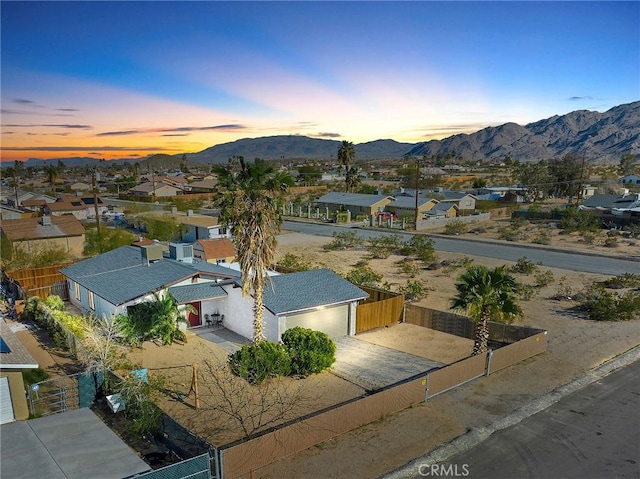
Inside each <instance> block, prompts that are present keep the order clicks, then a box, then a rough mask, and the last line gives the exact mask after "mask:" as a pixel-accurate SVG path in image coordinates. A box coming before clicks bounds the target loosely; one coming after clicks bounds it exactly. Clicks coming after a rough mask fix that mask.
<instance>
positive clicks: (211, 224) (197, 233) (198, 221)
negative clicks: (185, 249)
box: [178, 215, 229, 243]
mask: <svg viewBox="0 0 640 479" xmlns="http://www.w3.org/2000/svg"><path fill="white" fill-rule="evenodd" d="M178 221H179V222H180V224H181V225H183V226H184V227H185V230H186V231H185V232H184V233H183V234H182V238H181V240H182V241H184V242H186V243H193V242H194V241H197V240H200V239H214V238H226V237H228V236H229V234H228V228H226V227H225V226H222V225H219V224H218V218H216V217H214V216H206V215H187V216H186V217H184V216H183V217H180V218H178Z"/></svg>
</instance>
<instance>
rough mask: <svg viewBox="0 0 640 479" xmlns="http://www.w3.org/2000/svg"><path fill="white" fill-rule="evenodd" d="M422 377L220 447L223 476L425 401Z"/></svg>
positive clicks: (243, 471)
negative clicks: (248, 438)
mask: <svg viewBox="0 0 640 479" xmlns="http://www.w3.org/2000/svg"><path fill="white" fill-rule="evenodd" d="M424 384H425V377H424V376H421V377H417V378H412V379H410V380H408V381H406V382H404V383H401V384H398V385H396V386H394V387H391V388H389V389H385V390H383V391H381V392H378V393H376V394H372V395H371V396H365V397H362V398H360V399H356V400H353V401H349V402H347V403H345V404H342V405H340V406H338V407H336V408H333V409H330V410H329V411H325V412H321V413H319V414H315V415H313V416H311V417H307V418H306V419H304V420H302V421H298V422H295V423H293V424H290V425H288V426H284V427H281V428H278V429H276V430H274V431H271V432H268V433H266V434H263V435H261V436H259V437H256V438H254V439H250V440H248V441H246V442H241V443H239V444H233V445H230V446H227V447H222V448H220V453H221V456H222V467H223V471H224V475H223V477H224V478H225V479H233V478H235V477H239V476H242V475H245V474H251V471H254V470H255V469H257V468H259V467H262V466H265V465H267V464H270V463H271V462H274V461H276V460H278V459H280V458H282V457H285V456H289V455H291V454H295V453H296V452H299V451H302V450H304V449H307V448H309V447H311V446H313V445H315V444H318V443H320V442H322V441H326V440H328V439H331V438H332V437H335V436H337V435H339V434H343V433H345V432H348V431H351V430H353V429H355V428H357V427H360V426H363V425H365V424H369V423H371V422H373V421H376V420H378V419H379V418H381V417H384V416H385V415H387V414H391V413H394V412H397V411H400V410H402V409H405V408H407V407H410V406H412V405H414V404H418V403H420V402H422V401H424Z"/></svg>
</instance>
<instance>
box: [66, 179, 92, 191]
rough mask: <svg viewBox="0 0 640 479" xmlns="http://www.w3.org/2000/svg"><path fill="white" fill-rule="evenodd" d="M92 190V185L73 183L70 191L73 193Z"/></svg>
mask: <svg viewBox="0 0 640 479" xmlns="http://www.w3.org/2000/svg"><path fill="white" fill-rule="evenodd" d="M91 188H92V187H91V185H89V184H87V183H82V182H81V181H79V182H77V183H73V184H72V185H71V186H69V189H70V190H71V191H91Z"/></svg>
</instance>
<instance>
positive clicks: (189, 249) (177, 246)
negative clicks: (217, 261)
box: [169, 243, 193, 263]
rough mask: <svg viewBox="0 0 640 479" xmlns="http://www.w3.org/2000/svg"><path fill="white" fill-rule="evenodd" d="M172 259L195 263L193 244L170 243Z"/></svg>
mask: <svg viewBox="0 0 640 479" xmlns="http://www.w3.org/2000/svg"><path fill="white" fill-rule="evenodd" d="M169 256H170V257H171V259H174V260H176V261H180V262H181V263H193V246H192V245H190V244H184V243H171V244H170V245H169Z"/></svg>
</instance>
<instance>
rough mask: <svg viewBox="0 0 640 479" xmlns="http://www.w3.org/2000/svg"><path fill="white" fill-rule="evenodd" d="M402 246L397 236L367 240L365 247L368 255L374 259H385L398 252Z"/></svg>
mask: <svg viewBox="0 0 640 479" xmlns="http://www.w3.org/2000/svg"><path fill="white" fill-rule="evenodd" d="M402 245H403V242H402V239H401V238H400V236H398V235H384V236H376V237H374V238H370V239H369V240H368V245H367V247H366V249H367V251H368V252H369V255H370V256H371V257H372V258H374V259H385V258H388V257H389V256H391V255H392V254H393V253H395V252H396V251H398V250H399V249H400V248H401V247H402Z"/></svg>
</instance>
